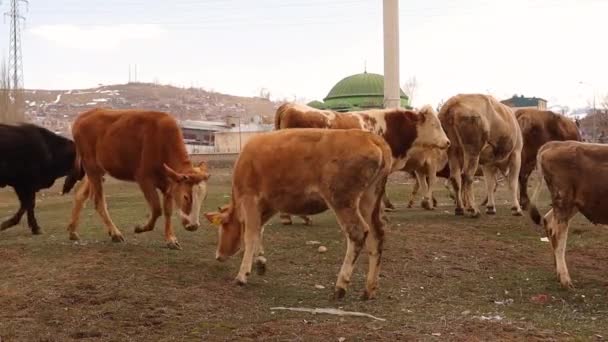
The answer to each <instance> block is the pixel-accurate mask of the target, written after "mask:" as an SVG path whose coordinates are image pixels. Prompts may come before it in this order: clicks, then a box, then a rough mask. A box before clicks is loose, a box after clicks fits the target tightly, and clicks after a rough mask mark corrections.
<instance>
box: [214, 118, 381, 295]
mask: <svg viewBox="0 0 608 342" xmlns="http://www.w3.org/2000/svg"><path fill="white" fill-rule="evenodd" d="M392 162H393V160H392V157H391V150H390V148H389V146H388V145H387V144H386V143H385V142H384V140H383V139H382V138H380V137H378V136H377V135H374V134H370V133H368V132H364V131H360V130H327V129H288V130H280V131H273V132H269V133H264V134H260V135H258V136H256V137H254V138H252V139H251V140H249V142H247V144H246V145H245V147H244V148H243V150H242V152H241V154H240V155H239V157H238V159H237V161H236V163H235V167H234V172H233V178H232V198H231V200H230V204H229V205H228V206H227V207H224V208H221V209H220V211H219V212H212V213H206V214H205V216H206V217H207V219H208V220H209V221H210V222H212V223H214V224H217V225H220V226H221V227H220V228H219V236H218V247H217V252H216V258H217V260H219V261H224V260H226V259H227V258H228V257H230V256H232V255H234V254H235V253H236V252H238V251H239V249H240V248H242V245H244V254H243V260H242V262H241V268H240V270H239V273H238V275H237V277H236V282H237V283H238V284H241V285H242V284H245V283H246V282H247V277H248V276H249V274H250V273H251V268H252V264H253V258H254V256H257V260H256V265H257V267H258V270H265V269H266V268H265V264H266V259H265V258H264V257H263V256H262V254H263V247H262V241H261V240H262V232H263V225H264V224H265V223H266V222H267V221H268V220H269V219H270V218H272V217H273V216H274V215H275V214H276V213H277V212H284V213H288V214H293V215H314V214H319V213H321V212H324V211H326V210H327V209H328V207H329V208H331V209H332V210H333V211H334V213H335V214H336V217H337V219H338V223H339V224H340V226H341V228H342V231H343V232H344V234H345V235H346V237H347V249H346V256H345V258H344V262H343V264H342V268H341V269H340V273H339V275H338V280H337V282H336V289H335V296H336V298H342V297H343V296H344V294H345V291H346V288H347V286H348V284H349V282H350V280H351V275H352V272H353V267H354V264H355V261H356V260H357V257H358V255H359V253H360V251H361V249H362V248H363V245H364V244H365V246H366V247H367V251H368V253H369V269H368V274H367V282H366V287H365V288H366V289H365V293H364V295H363V296H364V298H373V297H374V296H375V293H376V288H377V283H378V274H379V268H380V257H381V254H382V245H383V243H384V229H383V222H382V220H381V204H382V195H383V193H384V186H385V183H386V179H387V177H388V174H389V172H390V168H391V165H392Z"/></svg>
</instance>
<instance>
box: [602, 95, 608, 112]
mask: <svg viewBox="0 0 608 342" xmlns="http://www.w3.org/2000/svg"><path fill="white" fill-rule="evenodd" d="M602 107H604V109H605V110H608V94H606V95H604V99H603V100H602Z"/></svg>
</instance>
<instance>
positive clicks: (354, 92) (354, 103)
mask: <svg viewBox="0 0 608 342" xmlns="http://www.w3.org/2000/svg"><path fill="white" fill-rule="evenodd" d="M399 91H400V94H401V96H400V97H401V107H403V108H411V106H410V103H409V98H408V97H407V95H405V93H404V92H403V90H401V89H400V90H399ZM308 105H309V106H311V107H313V108H317V109H330V110H334V111H337V112H348V111H356V110H366V109H371V108H384V76H382V75H379V74H373V73H368V72H367V71H366V72H364V73H362V74H356V75H351V76H348V77H345V78H343V79H342V80H340V81H339V82H338V83H336V85H334V86H333V87H332V88H331V90H330V91H329V93H328V94H327V96H326V97H325V98H324V99H323V102H321V101H312V102H310V103H308Z"/></svg>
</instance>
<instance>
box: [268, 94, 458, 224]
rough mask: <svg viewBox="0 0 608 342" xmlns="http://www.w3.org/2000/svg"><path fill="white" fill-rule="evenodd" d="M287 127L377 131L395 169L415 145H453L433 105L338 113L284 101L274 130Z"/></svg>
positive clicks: (422, 147)
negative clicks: (410, 108) (409, 108)
mask: <svg viewBox="0 0 608 342" xmlns="http://www.w3.org/2000/svg"><path fill="white" fill-rule="evenodd" d="M285 128H330V129H360V130H364V131H368V132H372V133H375V134H376V135H379V136H381V137H382V138H384V140H385V141H386V142H387V143H388V145H389V146H390V149H391V152H392V156H393V166H392V168H391V171H392V172H394V171H398V170H400V169H402V168H403V167H404V166H405V164H406V161H407V160H408V159H409V158H410V157H411V151H412V148H417V149H418V151H420V150H427V149H432V148H436V149H440V150H445V149H447V148H448V146H450V141H449V140H448V138H447V137H446V135H445V132H444V131H443V129H442V128H441V123H440V122H439V120H438V118H437V113H436V112H435V111H434V110H433V108H432V107H431V106H424V107H423V108H421V109H420V110H419V111H418V112H415V111H411V110H404V109H400V108H391V109H371V110H366V111H357V112H347V113H338V112H333V111H329V110H319V109H315V108H312V107H309V106H305V105H300V104H293V103H285V104H283V105H281V106H280V107H279V108H278V109H277V112H276V115H275V129H277V130H279V129H285ZM384 202H385V205H386V207H387V208H394V206H393V205H392V204H391V203H390V201H389V200H388V197H386V195H385V197H384ZM281 216H282V220H283V223H284V224H289V223H291V219H290V218H289V216H288V215H281Z"/></svg>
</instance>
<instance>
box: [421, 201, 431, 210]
mask: <svg viewBox="0 0 608 342" xmlns="http://www.w3.org/2000/svg"><path fill="white" fill-rule="evenodd" d="M422 208H423V209H425V210H431V203H429V200H427V199H425V200H422Z"/></svg>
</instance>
